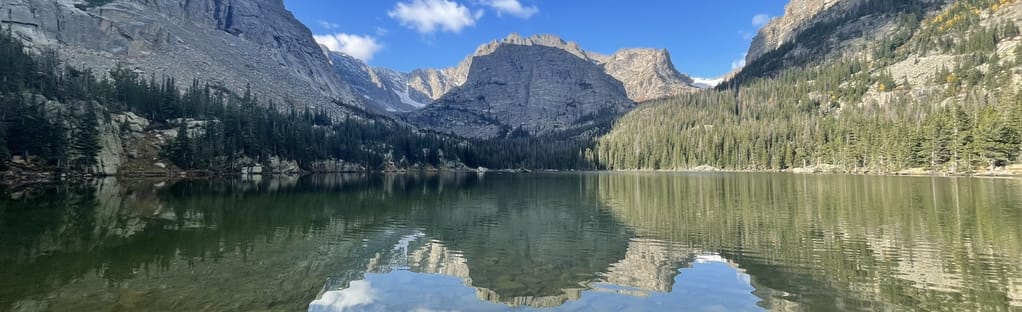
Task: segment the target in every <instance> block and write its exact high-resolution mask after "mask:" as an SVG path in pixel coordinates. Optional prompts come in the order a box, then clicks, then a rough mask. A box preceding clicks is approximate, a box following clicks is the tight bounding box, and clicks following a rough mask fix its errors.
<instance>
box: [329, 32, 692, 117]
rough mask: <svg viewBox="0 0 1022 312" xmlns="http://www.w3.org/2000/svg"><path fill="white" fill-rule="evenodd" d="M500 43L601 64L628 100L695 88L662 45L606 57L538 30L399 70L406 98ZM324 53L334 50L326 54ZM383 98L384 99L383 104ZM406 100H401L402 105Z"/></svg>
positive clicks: (458, 72) (437, 89) (452, 76)
mask: <svg viewBox="0 0 1022 312" xmlns="http://www.w3.org/2000/svg"><path fill="white" fill-rule="evenodd" d="M506 45H515V46H527V47H528V46H539V47H550V48H555V49H559V50H562V51H565V52H567V53H569V54H571V55H573V56H575V57H577V58H579V59H581V60H584V61H586V62H590V63H593V64H596V65H599V66H601V67H602V68H604V71H606V72H607V73H608V74H610V75H611V76H612V77H614V78H615V79H618V80H619V81H621V82H622V83H623V84H624V85H625V88H626V90H627V91H628V95H629V98H630V99H632V100H633V101H635V102H645V101H649V100H653V99H657V98H663V97H668V96H672V95H678V94H682V93H687V92H694V91H696V90H698V89H700V86H698V85H696V84H695V82H694V81H693V80H692V78H691V77H689V76H688V75H685V74H682V73H681V72H679V71H678V70H677V69H676V68H675V66H674V63H673V62H672V61H671V56H670V53H669V52H668V51H667V50H666V49H652V48H623V49H621V50H618V51H617V52H615V53H614V54H611V55H602V54H599V53H594V52H588V51H586V50H584V49H582V47H581V46H580V45H579V44H578V43H576V42H571V41H565V40H564V39H562V38H561V37H559V36H556V35H551V34H538V35H534V36H530V37H523V36H521V35H519V34H517V33H512V34H510V35H508V36H507V37H505V38H503V39H499V40H493V41H490V42H487V43H484V44H482V45H480V46H479V47H477V48H476V50H475V52H474V53H473V54H471V55H469V56H468V57H466V58H465V59H463V60H462V61H461V62H459V63H458V64H457V65H455V66H452V67H447V68H441V69H416V70H413V71H411V72H409V73H399V72H397V71H392V72H394V73H397V74H400V75H402V76H404V77H405V78H406V84H407V86H408V88H407V90H405V91H407V92H406V93H407V94H408V96H407V97H406V100H410V102H414V103H426V104H427V105H428V103H431V102H434V101H437V100H440V98H442V97H443V96H444V95H446V94H447V93H449V92H451V91H452V90H454V89H456V88H458V87H460V86H463V85H464V84H465V83H466V82H467V80H468V73H469V70H470V68H471V66H472V64H473V62H474V61H475V58H478V57H482V56H486V55H489V54H491V53H493V52H495V51H496V50H497V49H498V48H500V47H502V46H506ZM327 53H328V54H334V53H340V52H333V51H331V52H327ZM335 69H336V70H337V71H338V74H339V75H341V76H342V77H365V76H371V74H369V73H368V72H369V71H372V70H377V71H379V70H386V71H391V70H388V69H384V68H380V67H370V66H368V65H364V66H360V65H356V66H353V65H346V66H345V67H341V68H335ZM352 70H356V71H361V72H362V73H348V72H344V71H352ZM352 83H353V84H355V85H368V83H365V80H364V79H363V80H360V81H354V82H352ZM362 89H363V91H362V92H361V93H362V96H363V97H370V98H375V96H373V94H381V92H380V91H379V90H371V91H369V90H365V88H362ZM398 94H403V93H401V92H398ZM367 100H369V101H376V102H381V103H380V104H378V105H377V106H380V107H390V108H391V109H392V111H412V110H415V109H417V108H421V106H419V107H415V105H413V106H412V107H409V106H407V105H395V104H392V103H395V102H396V101H395V100H394V99H393V98H392V97H390V96H387V97H383V98H382V99H367ZM387 101H389V102H387ZM407 102H408V101H405V103H407Z"/></svg>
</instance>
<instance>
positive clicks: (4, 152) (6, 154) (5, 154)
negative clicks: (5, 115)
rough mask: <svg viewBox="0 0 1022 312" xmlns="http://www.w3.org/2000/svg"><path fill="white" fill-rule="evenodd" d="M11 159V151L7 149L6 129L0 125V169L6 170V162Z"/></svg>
mask: <svg viewBox="0 0 1022 312" xmlns="http://www.w3.org/2000/svg"><path fill="white" fill-rule="evenodd" d="M10 160H11V151H10V150H8V149H7V130H6V129H4V127H3V126H0V171H5V170H7V169H8V168H7V162H8V161H10Z"/></svg>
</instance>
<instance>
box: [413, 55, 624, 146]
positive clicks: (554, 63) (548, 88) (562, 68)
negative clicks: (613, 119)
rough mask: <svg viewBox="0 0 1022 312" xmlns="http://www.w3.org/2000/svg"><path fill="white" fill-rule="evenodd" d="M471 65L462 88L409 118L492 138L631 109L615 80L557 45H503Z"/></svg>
mask: <svg viewBox="0 0 1022 312" xmlns="http://www.w3.org/2000/svg"><path fill="white" fill-rule="evenodd" d="M471 64H472V65H471V68H470V70H469V74H468V78H467V81H466V82H465V84H464V85H463V86H461V87H459V88H457V89H454V90H453V91H451V92H450V93H448V94H447V95H445V96H443V97H442V98H441V99H440V100H439V101H437V102H436V103H434V104H433V105H431V106H429V107H427V108H426V109H424V110H421V111H418V112H415V113H413V114H411V115H410V116H408V117H409V120H410V121H411V122H412V123H414V124H418V125H421V126H424V127H426V128H430V129H433V130H436V131H439V132H444V133H454V134H457V135H460V136H464V137H471V138H495V137H501V136H506V135H509V134H511V133H512V132H516V131H519V130H520V131H525V132H528V133H529V134H532V135H545V134H552V133H556V132H560V131H568V130H573V129H580V128H585V127H588V126H591V125H589V124H587V121H591V120H593V119H598V118H597V117H598V116H606V115H618V114H623V113H624V112H627V111H628V110H630V109H631V108H632V107H634V103H633V102H632V101H631V100H629V99H628V97H627V93H626V92H625V89H624V86H623V85H622V84H621V82H619V81H617V80H616V79H614V78H613V77H611V76H609V75H607V74H606V73H604V72H603V70H602V69H601V68H600V67H599V66H597V65H596V64H593V63H592V62H589V61H588V60H585V59H582V58H579V57H578V56H576V55H573V54H571V53H569V52H566V51H564V50H561V49H557V48H551V47H547V46H528V45H514V44H505V45H500V46H498V47H496V48H495V49H493V51H492V52H490V53H487V54H485V55H482V56H477V57H474V58H473V59H472V61H471Z"/></svg>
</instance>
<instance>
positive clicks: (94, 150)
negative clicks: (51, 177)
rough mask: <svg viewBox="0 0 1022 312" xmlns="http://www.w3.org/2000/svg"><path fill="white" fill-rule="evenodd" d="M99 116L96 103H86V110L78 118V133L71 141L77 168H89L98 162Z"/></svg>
mask: <svg viewBox="0 0 1022 312" xmlns="http://www.w3.org/2000/svg"><path fill="white" fill-rule="evenodd" d="M98 118H99V116H98V115H97V114H96V107H95V104H93V103H88V104H86V106H85V111H84V112H83V113H82V115H81V116H80V117H79V118H78V122H77V133H76V134H75V136H74V137H73V138H72V141H71V148H72V150H73V151H74V153H75V160H74V167H75V168H76V169H79V170H88V169H90V168H92V167H93V166H95V165H96V164H97V159H96V157H98V156H99V151H100V145H99V121H98Z"/></svg>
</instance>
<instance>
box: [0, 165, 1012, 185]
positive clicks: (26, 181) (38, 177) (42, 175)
mask: <svg viewBox="0 0 1022 312" xmlns="http://www.w3.org/2000/svg"><path fill="white" fill-rule="evenodd" d="M444 173H455V174H469V173H476V174H485V173H501V174H503V173H511V174H528V173H650V174H656V173H688V174H693V173H694V174H711V173H731V174H741V173H756V174H778V173H783V174H793V175H848V176H874V177H917V178H918V177H934V178H986V179H990V178H994V179H1022V174H1020V173H1014V172H1013V171H1007V170H1006V171H1004V173H997V174H993V173H989V172H982V173H956V174H952V173H929V174H927V173H914V172H912V173H910V172H894V173H878V172H822V171H821V172H815V171H814V172H810V171H800V170H797V169H788V170H747V169H744V170H736V169H718V168H714V170H707V169H681V170H673V169H671V170H665V169H614V170H554V169H535V170H525V169H486V170H477V169H468V168H465V169H435V168H432V169H415V170H358V171H352V170H347V171H301V172H266V173H260V174H245V173H241V172H208V171H168V172H151V171H150V172H128V173H124V174H116V175H93V174H80V173H59V172H40V171H30V172H25V171H23V172H20V173H11V172H10V171H5V172H0V177H3V178H4V179H3V180H2V181H0V186H4V187H19V186H26V185H33V184H50V183H67V182H82V181H92V180H97V179H106V178H114V179H125V180H148V179H162V180H202V179H218V178H242V179H245V178H253V177H260V178H266V177H303V176H315V175H331V174H361V175H371V174H444Z"/></svg>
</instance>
